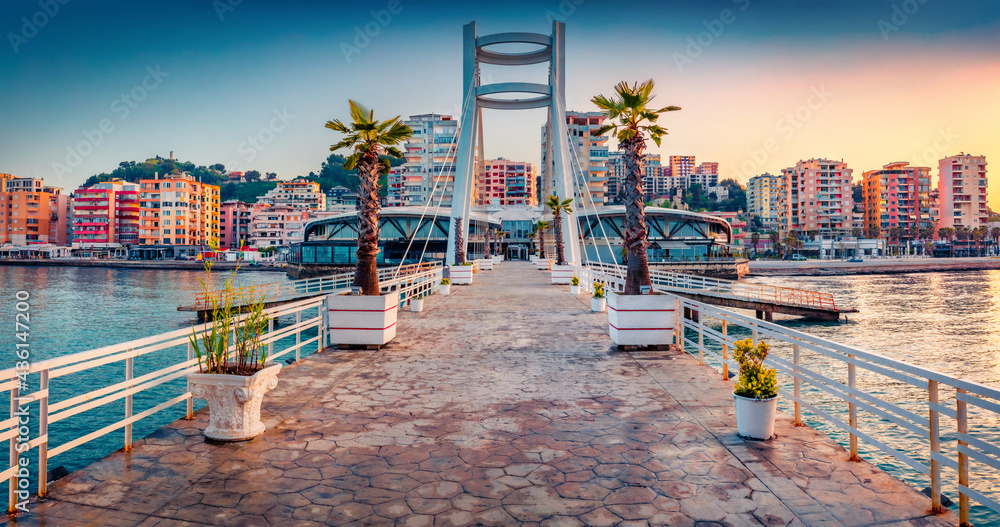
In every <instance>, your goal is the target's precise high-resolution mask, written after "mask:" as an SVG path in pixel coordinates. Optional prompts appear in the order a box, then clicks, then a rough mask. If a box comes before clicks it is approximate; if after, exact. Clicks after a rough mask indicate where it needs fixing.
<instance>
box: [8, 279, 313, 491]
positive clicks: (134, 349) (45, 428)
mask: <svg viewBox="0 0 1000 527" xmlns="http://www.w3.org/2000/svg"><path fill="white" fill-rule="evenodd" d="M324 305H325V298H311V299H306V300H302V301H299V302H291V303H288V304H284V305H281V306H278V307H275V308H271V309H267V310H265V312H266V313H267V314H268V317H269V321H268V330H267V333H266V334H264V335H263V338H262V344H263V345H266V346H267V347H268V356H269V357H270V358H271V359H272V360H273V359H278V358H281V357H283V356H285V355H287V354H290V353H294V354H295V358H296V359H299V358H300V356H301V350H302V349H303V348H305V347H306V346H310V345H315V346H316V347H317V351H319V350H322V348H323V344H324V343H323V339H322V336H323V335H324V331H323V315H324V309H323V307H324ZM311 310H315V314H313V313H312V312H311ZM292 315H294V316H295V323H294V324H291V325H288V326H285V327H280V328H275V319H277V318H278V317H286V316H292ZM246 316H248V315H240V316H239V317H238V320H241V319H242V318H244V317H246ZM211 327H212V323H211V322H209V323H206V324H200V325H196V326H194V327H193V328H184V329H178V330H175V331H170V332H167V333H162V334H159V335H154V336H151V337H146V338H142V339H137V340H132V341H129V342H123V343H121V344H115V345H112V346H105V347H102V348H97V349H94V350H90V351H84V352H80V353H74V354H72V355H66V356H64V357H56V358H52V359H47V360H44V361H40V362H36V363H32V364H30V365H29V366H28V368H27V369H26V370H25V369H21V370H15V369H6V370H2V371H0V390H2V391H8V392H9V393H10V418H9V419H6V420H4V421H2V422H0V430H3V432H0V441H3V440H8V441H9V444H10V465H9V467H8V468H6V470H3V471H2V472H0V480H8V482H9V487H8V488H9V496H8V499H9V502H8V510H9V511H14V510H15V506H16V504H17V503H18V502H19V501H23V500H22V499H19V495H18V491H20V492H21V493H22V494H21V496H20V497H21V498H23V497H25V496H27V488H28V486H29V485H28V482H27V481H26V480H25V482H24V483H20V482H19V477H20V478H24V477H25V476H26V475H28V470H27V468H26V467H27V464H26V463H25V460H24V459H23V458H22V456H24V455H25V454H27V453H28V452H29V451H30V450H32V449H37V451H38V471H37V479H38V495H39V496H44V495H45V494H46V492H47V488H48V481H47V480H48V463H49V460H50V459H52V458H54V457H56V456H58V455H60V454H63V453H65V452H67V451H69V450H72V449H74V448H77V447H79V446H80V445H83V444H84V443H87V442H89V441H92V440H94V439H97V438H100V437H102V436H105V435H107V434H109V433H111V432H114V431H117V430H121V429H124V433H125V443H124V447H125V450H130V449H131V448H132V425H133V424H134V423H136V422H137V421H139V420H141V419H144V418H147V417H149V416H151V415H153V414H155V413H157V412H160V411H162V410H165V409H167V408H170V407H172V406H174V405H176V404H179V403H184V402H186V403H187V411H186V417H187V418H188V419H191V418H192V416H193V411H194V399H193V397H192V395H191V392H189V391H186V390H185V391H184V393H181V394H179V395H176V396H174V397H171V398H169V399H167V400H165V401H162V402H159V404H156V405H155V406H152V407H150V408H148V409H145V410H143V411H140V412H134V411H133V398H134V397H135V395H136V394H138V393H141V392H144V391H146V390H150V389H153V388H156V387H158V386H160V385H163V384H165V383H168V382H171V381H174V380H176V379H180V378H183V377H184V376H185V375H187V374H188V373H190V372H194V371H197V370H198V359H197V358H196V357H195V353H194V349H193V347H192V346H191V343H190V340H189V338H190V337H191V336H192V331H193V332H194V333H193V334H194V335H196V336H197V337H200V336H201V335H202V334H204V333H205V332H206V331H209V330H210V329H211ZM313 328H316V331H315V333H316V335H315V336H313V337H311V338H306V339H305V340H303V334H302V333H303V332H304V331H307V330H311V329H313ZM310 333H312V332H310ZM293 336H294V337H295V344H293V345H288V346H287V347H285V348H284V349H281V350H277V351H275V350H274V347H275V343H277V342H278V341H280V340H282V339H285V338H289V337H293ZM171 348H173V349H174V350H175V351H177V352H179V351H180V349H181V348H186V351H187V353H186V354H185V355H183V356H182V357H183V358H180V359H179V360H176V361H175V362H174V363H173V364H169V365H167V366H164V367H160V368H158V369H155V370H154V371H150V372H149V373H145V374H143V375H139V376H135V375H134V371H135V362H136V359H140V358H143V357H145V358H149V356H150V354H153V353H158V354H159V355H161V356H162V355H164V354H165V353H166V352H167V350H170V349H171ZM177 354H178V355H179V353H177ZM112 364H117V365H120V366H122V369H121V371H122V372H123V376H122V377H121V378H120V380H118V381H115V380H112V379H109V380H108V381H107V384H106V385H104V386H99V387H96V386H92V385H93V384H94V379H95V377H97V378H103V376H97V375H87V373H93V370H94V368H98V367H101V366H106V365H112ZM73 374H77V375H80V376H82V377H83V378H82V379H80V377H78V378H77V379H79V380H77V381H76V382H78V383H80V384H87V385H90V386H92V389H90V390H89V391H86V392H84V393H79V394H76V395H73V396H70V397H68V398H66V399H62V400H54V397H53V396H52V394H51V393H50V391H49V388H50V383H51V382H52V381H54V380H55V379H58V378H61V377H66V376H68V375H73ZM29 384H30V385H36V384H37V386H38V389H37V390H36V391H33V392H30V393H25V394H22V393H21V392H22V390H24V389H26V388H27V386H29ZM122 399H124V403H125V404H124V406H125V408H124V415H123V416H122V419H120V420H118V421H115V422H113V423H111V424H108V425H107V426H104V427H102V428H100V429H98V430H95V431H93V432H90V433H88V434H85V435H81V436H79V437H76V438H75V439H72V440H70V441H68V442H65V443H63V444H60V445H55V446H53V445H51V444H50V442H49V433H50V428H51V427H52V426H53V425H55V424H56V423H58V422H59V421H62V420H64V419H67V418H70V417H72V416H75V415H78V414H81V413H83V412H87V411H90V410H95V409H99V408H104V407H106V406H107V405H109V404H112V403H116V402H118V401H121V400H122ZM36 403H37V408H35V409H32V408H31V405H34V404H36ZM33 410H34V411H33ZM36 412H37V419H38V421H37V424H38V432H37V435H35V436H34V437H32V435H33V434H31V433H30V432H31V431H30V428H29V427H28V425H27V424H25V423H30V422H31V418H33V417H34V416H35V415H36ZM29 416H30V417H31V418H29ZM31 424H33V423H31Z"/></svg>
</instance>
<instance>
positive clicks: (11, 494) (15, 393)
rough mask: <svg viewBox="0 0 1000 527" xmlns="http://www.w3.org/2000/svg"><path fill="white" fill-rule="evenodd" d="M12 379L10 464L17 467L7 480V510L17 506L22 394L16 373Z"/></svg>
mask: <svg viewBox="0 0 1000 527" xmlns="http://www.w3.org/2000/svg"><path fill="white" fill-rule="evenodd" d="M11 380H13V381H14V386H13V387H12V388H11V389H10V418H11V419H12V420H13V423H11V425H10V429H11V432H14V435H13V436H11V438H10V441H8V443H10V466H12V467H15V469H14V473H13V474H11V475H10V479H9V480H8V481H7V512H14V511H15V507H16V506H17V468H16V467H17V461H18V455H17V428H18V422H17V421H18V415H17V413H18V412H17V399H18V397H20V395H21V390H20V387H19V385H18V382H19V380H18V378H17V376H16V375H14V376H13V377H12V378H11Z"/></svg>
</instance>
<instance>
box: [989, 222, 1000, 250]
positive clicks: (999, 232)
mask: <svg viewBox="0 0 1000 527" xmlns="http://www.w3.org/2000/svg"><path fill="white" fill-rule="evenodd" d="M990 238H993V243H994V245H996V247H997V249H1000V227H993V228H992V229H990Z"/></svg>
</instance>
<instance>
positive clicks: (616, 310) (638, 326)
mask: <svg viewBox="0 0 1000 527" xmlns="http://www.w3.org/2000/svg"><path fill="white" fill-rule="evenodd" d="M676 305H677V297H676V296H674V295H619V294H613V293H612V294H611V295H610V296H608V331H609V332H610V333H611V340H613V341H614V342H615V344H617V345H619V346H662V345H667V344H672V343H673V342H674V325H675V323H676V317H675V313H674V309H675V307H676Z"/></svg>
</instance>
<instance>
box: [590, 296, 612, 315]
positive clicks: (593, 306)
mask: <svg viewBox="0 0 1000 527" xmlns="http://www.w3.org/2000/svg"><path fill="white" fill-rule="evenodd" d="M607 300H608V299H606V298H604V297H601V298H594V297H590V310H591V311H593V312H594V313H603V312H604V308H605V306H606V302H607Z"/></svg>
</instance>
